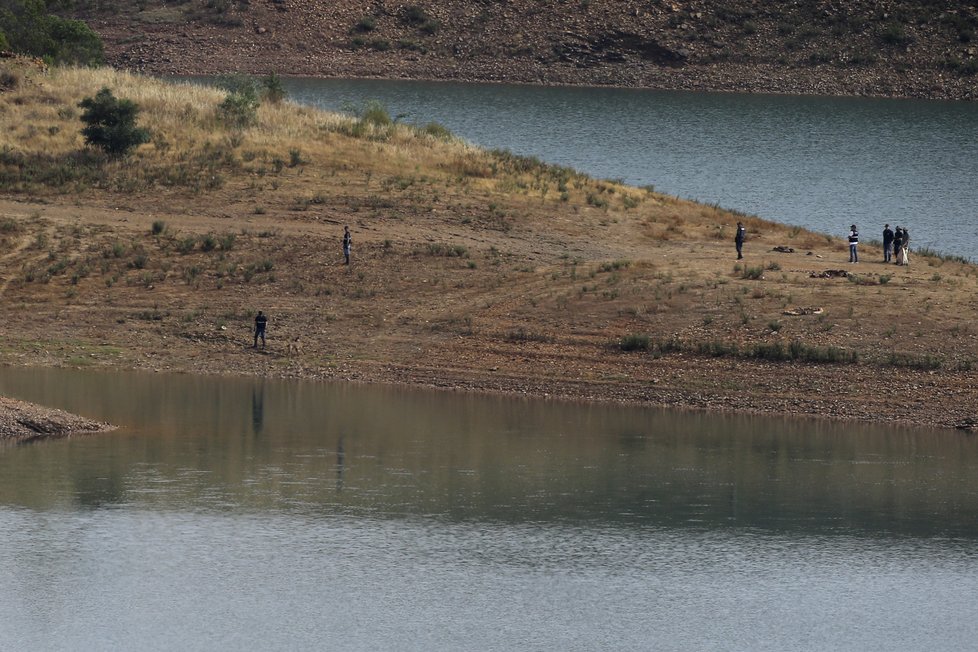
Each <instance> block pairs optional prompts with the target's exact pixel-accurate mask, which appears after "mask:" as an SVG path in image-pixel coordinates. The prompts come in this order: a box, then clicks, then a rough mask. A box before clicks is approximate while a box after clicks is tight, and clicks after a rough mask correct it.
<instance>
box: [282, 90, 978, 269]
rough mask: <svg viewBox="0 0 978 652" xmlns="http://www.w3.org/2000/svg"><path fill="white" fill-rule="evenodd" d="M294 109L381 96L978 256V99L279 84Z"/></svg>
mask: <svg viewBox="0 0 978 652" xmlns="http://www.w3.org/2000/svg"><path fill="white" fill-rule="evenodd" d="M283 83H284V85H285V87H286V88H287V90H288V92H289V94H290V96H291V97H292V98H293V99H295V100H296V101H299V102H303V103H308V104H312V105H315V106H319V107H322V108H326V109H330V110H339V111H342V110H350V109H355V108H356V107H362V106H364V104H365V103H366V102H367V101H370V100H378V101H380V102H382V103H383V104H384V105H385V106H386V107H387V108H388V110H389V111H390V113H391V115H392V116H403V117H402V120H404V121H406V122H409V123H417V124H426V123H428V122H432V121H433V122H438V123H440V124H442V125H444V126H446V127H448V128H449V129H451V130H452V131H453V132H454V133H455V134H457V135H459V136H461V137H463V138H464V139H466V140H468V141H470V142H472V143H474V144H477V145H481V146H484V147H487V148H501V149H509V150H511V151H513V152H516V153H518V154H525V155H532V156H537V157H539V158H541V159H543V160H545V161H548V162H551V163H558V164H561V165H566V166H570V167H573V168H576V169H578V170H580V171H582V172H585V173H587V174H590V175H592V176H594V177H598V178H608V179H622V180H624V181H625V182H627V183H629V184H633V185H639V186H647V185H651V186H654V187H655V189H656V190H659V191H661V192H665V193H668V194H672V195H678V196H681V197H685V198H691V199H697V200H700V201H703V202H706V203H710V204H714V203H715V204H719V205H720V206H722V207H724V208H732V209H737V210H741V211H744V212H747V213H753V214H757V215H760V216H761V217H764V218H766V219H769V220H774V221H777V222H783V223H786V224H793V225H800V226H803V227H806V228H810V229H812V230H815V231H820V232H824V233H829V234H833V235H838V236H842V235H845V234H846V233H847V232H848V228H849V225H850V224H852V223H856V224H857V225H859V228H860V229H861V231H862V234H863V237H864V238H867V239H868V238H876V239H881V238H882V230H883V224H884V223H889V224H890V225H891V226H894V227H895V226H897V225H900V226H905V227H907V228H909V229H910V232H911V234H912V237H913V242H914V244H915V246H917V247H918V248H919V247H924V246H926V247H930V248H932V249H936V250H938V251H942V252H946V253H953V254H957V255H959V256H965V257H968V258H971V259H978V103H975V102H972V103H968V102H938V101H924V100H900V99H893V100H890V99H866V98H822V97H795V96H776V95H743V94H732V93H725V94H721V93H693V92H670V91H652V90H636V89H614V88H564V87H557V88H552V87H538V86H514V85H489V84H459V83H429V82H407V81H376V80H325V79H295V78H288V79H284V80H283Z"/></svg>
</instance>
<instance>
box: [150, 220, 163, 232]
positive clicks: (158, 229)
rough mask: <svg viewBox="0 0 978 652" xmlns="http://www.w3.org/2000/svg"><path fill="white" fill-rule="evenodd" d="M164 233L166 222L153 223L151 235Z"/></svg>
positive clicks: (157, 221)
mask: <svg viewBox="0 0 978 652" xmlns="http://www.w3.org/2000/svg"><path fill="white" fill-rule="evenodd" d="M165 231H166V222H164V221H163V220H156V221H154V222H153V228H152V233H153V235H162V234H163V233H164V232H165Z"/></svg>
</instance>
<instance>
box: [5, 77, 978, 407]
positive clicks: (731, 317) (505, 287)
mask: <svg viewBox="0 0 978 652" xmlns="http://www.w3.org/2000/svg"><path fill="white" fill-rule="evenodd" d="M18 74H19V75H20V77H19V83H17V84H16V86H15V87H14V88H11V89H8V90H6V91H4V92H2V93H0V116H2V124H3V125H4V127H3V129H2V131H0V184H2V186H0V187H2V188H3V193H2V196H0V238H2V239H0V301H2V306H3V309H4V313H5V316H6V328H5V329H4V337H3V338H2V340H0V362H2V363H4V364H12V365H43V366H71V367H105V368H114V369H148V370H179V371H185V372H193V373H217V374H245V375H251V374H255V375H270V376H280V377H300V378H316V379H326V378H330V379H348V380H362V381H371V382H390V383H405V384H413V385H422V386H437V387H446V388H466V389H478V390H488V391H499V392H510V393H523V394H527V395H533V396H548V397H566V398H576V399H597V400H611V401H622V402H630V403H638V404H645V405H664V406H677V407H684V408H707V409H718V410H745V411H756V412H770V413H781V414H799V415H820V416H830V417H838V418H847V419H861V420H882V421H892V422H902V423H916V424H926V425H940V426H954V425H967V424H968V423H970V421H969V419H972V418H973V417H974V416H975V406H976V405H978V391H976V387H978V383H975V380H976V374H978V371H976V369H975V367H976V361H978V348H976V343H978V327H976V326H975V316H976V301H975V296H976V292H975V290H976V289H978V268H976V267H975V266H974V265H971V264H967V263H964V262H960V261H954V260H950V259H942V258H940V257H936V256H926V257H925V256H921V255H917V254H914V255H913V260H912V265H911V266H910V267H908V268H901V267H896V266H894V265H884V264H882V262H878V261H879V260H881V258H882V256H881V254H880V253H879V252H878V251H877V249H876V247H872V246H869V245H866V244H864V245H863V249H862V252H863V253H862V258H863V262H861V263H860V264H859V265H848V264H847V262H846V260H847V246H846V244H845V243H844V242H843V241H842V240H841V239H840V238H835V237H828V236H825V235H820V234H816V233H811V232H807V231H804V230H801V229H798V228H789V227H785V226H782V225H778V224H775V223H772V222H767V221H764V220H760V219H757V218H754V217H748V216H741V215H737V214H734V213H730V212H727V211H725V210H722V209H719V208H716V207H712V206H704V205H701V204H696V203H692V202H689V201H684V200H679V199H676V198H674V197H670V196H666V195H662V194H658V193H655V192H652V191H650V190H646V189H640V188H631V187H626V186H623V185H621V184H619V183H615V182H612V181H604V180H598V179H592V178H588V177H586V176H584V175H581V174H578V173H575V172H573V171H571V170H568V169H565V168H558V167H553V166H548V165H545V164H543V163H540V162H539V161H536V160H534V159H528V158H521V157H515V156H512V155H509V154H507V153H504V152H495V153H494V152H486V151H482V150H479V149H477V148H474V147H472V146H470V145H467V144H465V143H462V142H460V141H458V140H456V139H454V138H453V137H451V135H450V134H447V133H445V132H444V130H442V129H440V128H438V127H437V126H429V127H427V128H416V127H411V126H407V125H400V124H398V125H382V124H373V123H369V122H367V121H363V120H359V121H358V120H356V119H354V118H351V117H345V116H340V115H333V114H327V113H323V112H320V111H317V110H313V109H310V108H305V107H300V106H296V105H293V104H290V103H281V104H277V105H269V104H265V105H263V106H262V107H261V108H260V110H259V112H258V123H257V124H256V125H255V126H253V127H251V128H248V129H246V130H244V131H228V130H226V129H224V128H223V127H222V125H221V123H220V121H219V120H218V119H217V117H216V116H217V110H216V109H217V105H218V104H219V103H220V101H221V100H222V99H223V97H224V95H223V94H222V93H221V92H219V91H217V90H213V89H207V88H201V87H189V86H175V85H170V84H167V83H163V82H161V81H157V80H153V79H149V78H142V77H138V76H133V75H129V74H125V73H120V72H115V71H111V70H74V69H69V70H52V71H49V72H43V71H39V70H37V69H33V68H28V69H24V70H22V71H20V72H19V73H18ZM103 86H107V87H109V88H111V89H112V91H113V92H114V93H115V95H116V96H117V97H122V98H129V99H132V100H134V101H135V102H137V103H138V104H139V106H140V107H141V108H142V113H141V115H140V124H142V125H144V126H146V127H148V128H149V129H150V130H151V131H152V133H153V138H152V142H150V143H148V144H146V145H143V146H141V147H139V148H138V149H137V150H136V151H135V152H134V153H133V154H132V155H131V156H129V157H128V158H126V159H123V160H116V161H113V160H107V159H104V158H102V157H100V156H99V155H97V154H95V153H93V152H90V151H86V149H85V147H84V145H83V142H82V139H81V136H80V135H79V129H80V126H81V123H80V121H79V118H78V116H79V110H78V109H77V107H76V105H77V103H78V101H79V100H80V99H82V98H83V97H86V96H91V95H94V93H95V92H97V91H98V90H99V89H100V88H101V87H103ZM738 219H743V221H744V223H745V224H746V226H747V229H748V242H747V245H746V248H745V253H746V258H745V260H744V261H742V263H740V264H738V262H737V261H736V260H735V252H734V247H733V235H734V229H735V224H736V222H737V220H738ZM347 224H348V225H349V226H350V229H351V231H352V233H353V242H354V244H353V264H352V265H351V266H350V267H346V266H345V265H343V264H342V260H343V257H342V251H341V244H340V238H341V234H342V229H343V225H347ZM880 226H881V225H880ZM873 230H875V225H863V231H864V232H868V231H873ZM775 247H791V248H793V249H794V253H782V252H778V251H773V249H774V248H775ZM837 269H844V270H848V271H849V272H850V273H851V275H850V276H849V277H848V278H813V277H812V273H819V272H824V271H826V270H837ZM796 308H820V309H821V313H820V314H805V315H798V316H793V315H788V314H785V313H786V311H791V310H793V309H796ZM257 310H264V311H265V312H266V313H267V314H268V316H269V319H270V322H269V328H268V347H267V349H265V350H264V351H262V350H258V351H256V350H254V349H252V348H251V346H252V337H251V328H252V324H253V318H254V315H255V313H256V311H257ZM296 337H299V338H300V339H299V343H300V350H299V351H298V352H290V351H289V347H288V343H289V342H290V341H291V340H293V339H294V338H296Z"/></svg>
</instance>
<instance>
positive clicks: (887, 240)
mask: <svg viewBox="0 0 978 652" xmlns="http://www.w3.org/2000/svg"><path fill="white" fill-rule="evenodd" d="M892 259H893V229H891V228H890V225H889V224H884V225H883V262H884V263H888V262H890V261H891V260H892Z"/></svg>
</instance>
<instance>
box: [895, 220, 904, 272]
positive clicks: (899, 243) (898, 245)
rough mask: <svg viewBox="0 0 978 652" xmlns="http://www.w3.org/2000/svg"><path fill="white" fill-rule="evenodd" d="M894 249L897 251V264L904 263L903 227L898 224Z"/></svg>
mask: <svg viewBox="0 0 978 652" xmlns="http://www.w3.org/2000/svg"><path fill="white" fill-rule="evenodd" d="M893 251H894V252H895V253H896V261H894V262H896V264H897V265H902V264H903V227H902V226H898V227H897V228H896V233H895V234H893Z"/></svg>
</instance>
